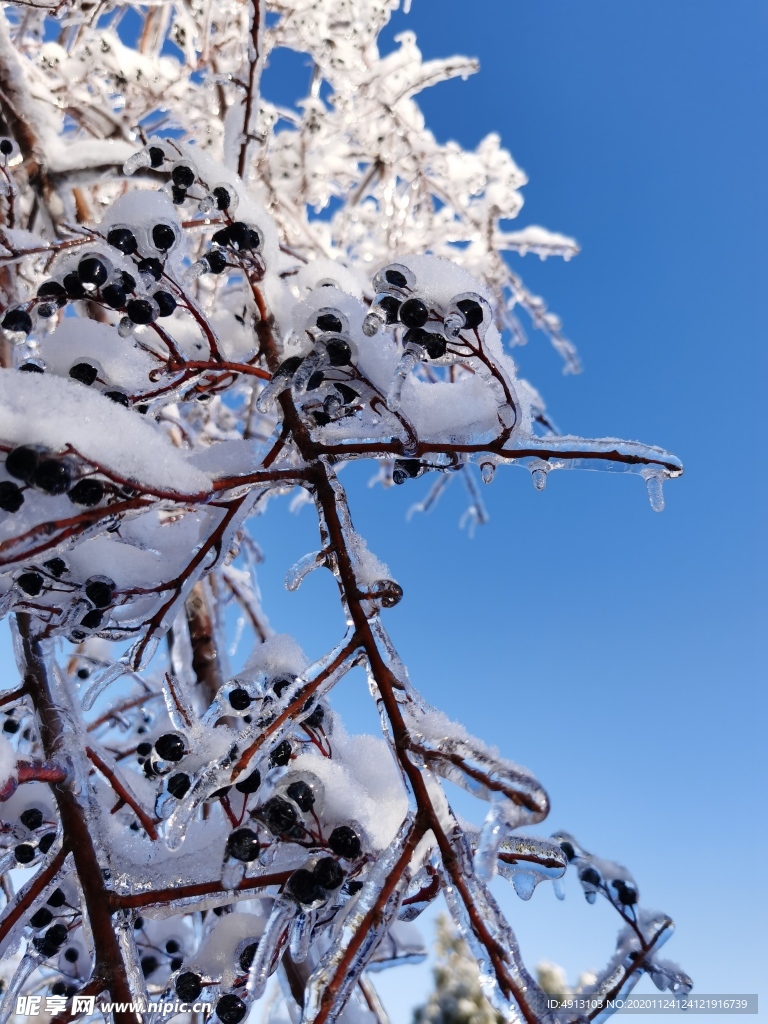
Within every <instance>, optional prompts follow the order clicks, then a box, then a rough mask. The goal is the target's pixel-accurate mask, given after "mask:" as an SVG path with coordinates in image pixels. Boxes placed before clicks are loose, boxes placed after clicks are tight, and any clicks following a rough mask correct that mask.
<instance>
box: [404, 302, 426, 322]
mask: <svg viewBox="0 0 768 1024" xmlns="http://www.w3.org/2000/svg"><path fill="white" fill-rule="evenodd" d="M428 319H429V310H428V309H427V307H426V305H425V304H424V303H423V302H422V301H421V299H406V300H405V302H404V303H403V304H402V306H401V307H400V323H401V324H404V325H405V326H406V327H423V326H424V324H425V323H426V322H427V320H428Z"/></svg>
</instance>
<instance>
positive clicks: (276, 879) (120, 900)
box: [110, 871, 291, 910]
mask: <svg viewBox="0 0 768 1024" xmlns="http://www.w3.org/2000/svg"><path fill="white" fill-rule="evenodd" d="M290 876H291V872H290V871H278V872H275V873H274V874H271V875H260V876H259V877H256V878H244V879H243V880H242V882H240V884H239V885H236V886H235V887H234V888H233V889H225V888H224V886H223V885H222V884H221V882H220V881H213V882H196V883H194V884H193V885H177V886H174V888H173V889H157V890H156V891H155V892H139V893H134V894H133V895H131V896H120V895H119V894H118V893H112V894H111V895H110V905H111V906H112V907H113V909H114V910H139V909H141V908H143V907H156V906H161V905H162V904H164V903H175V902H176V901H177V900H187V899H193V898H194V897H196V896H217V895H221V896H226V895H227V894H228V893H238V892H251V891H253V890H254V889H267V888H269V886H272V885H285V883H286V882H287V881H288V879H289V878H290Z"/></svg>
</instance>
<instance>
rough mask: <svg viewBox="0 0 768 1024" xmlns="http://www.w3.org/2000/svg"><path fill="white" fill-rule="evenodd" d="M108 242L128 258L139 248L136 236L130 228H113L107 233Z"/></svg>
mask: <svg viewBox="0 0 768 1024" xmlns="http://www.w3.org/2000/svg"><path fill="white" fill-rule="evenodd" d="M107 241H108V242H109V244H110V245H113V246H114V247H115V249H119V250H120V252H124V253H125V255H126V256H131V255H132V254H133V253H135V252H136V250H137V249H138V248H139V243H138V242H137V241H136V235H134V233H133V232H132V231H131V230H129V229H128V228H111V229H110V230H109V231H108V232H107Z"/></svg>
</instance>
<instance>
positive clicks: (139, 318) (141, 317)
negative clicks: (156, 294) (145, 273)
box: [125, 299, 157, 324]
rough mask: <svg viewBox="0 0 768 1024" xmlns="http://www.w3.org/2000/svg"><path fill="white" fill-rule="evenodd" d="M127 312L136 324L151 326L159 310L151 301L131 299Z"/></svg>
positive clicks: (127, 305)
mask: <svg viewBox="0 0 768 1024" xmlns="http://www.w3.org/2000/svg"><path fill="white" fill-rule="evenodd" d="M125 311H126V313H127V314H128V316H129V317H130V318H131V320H132V321H133V322H134V323H135V324H151V323H152V321H153V320H154V319H155V318H156V317H157V310H156V309H155V307H154V305H153V304H152V303H151V302H150V301H149V299H129V300H128V302H127V303H126V306H125Z"/></svg>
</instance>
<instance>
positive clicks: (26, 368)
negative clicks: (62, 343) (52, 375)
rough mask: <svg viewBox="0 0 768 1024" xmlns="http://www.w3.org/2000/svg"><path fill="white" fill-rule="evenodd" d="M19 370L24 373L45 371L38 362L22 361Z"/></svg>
mask: <svg viewBox="0 0 768 1024" xmlns="http://www.w3.org/2000/svg"><path fill="white" fill-rule="evenodd" d="M19 370H21V371H23V372H24V373H45V370H44V369H43V367H42V366H40V364H39V363H22V364H21V366H20V367H19Z"/></svg>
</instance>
